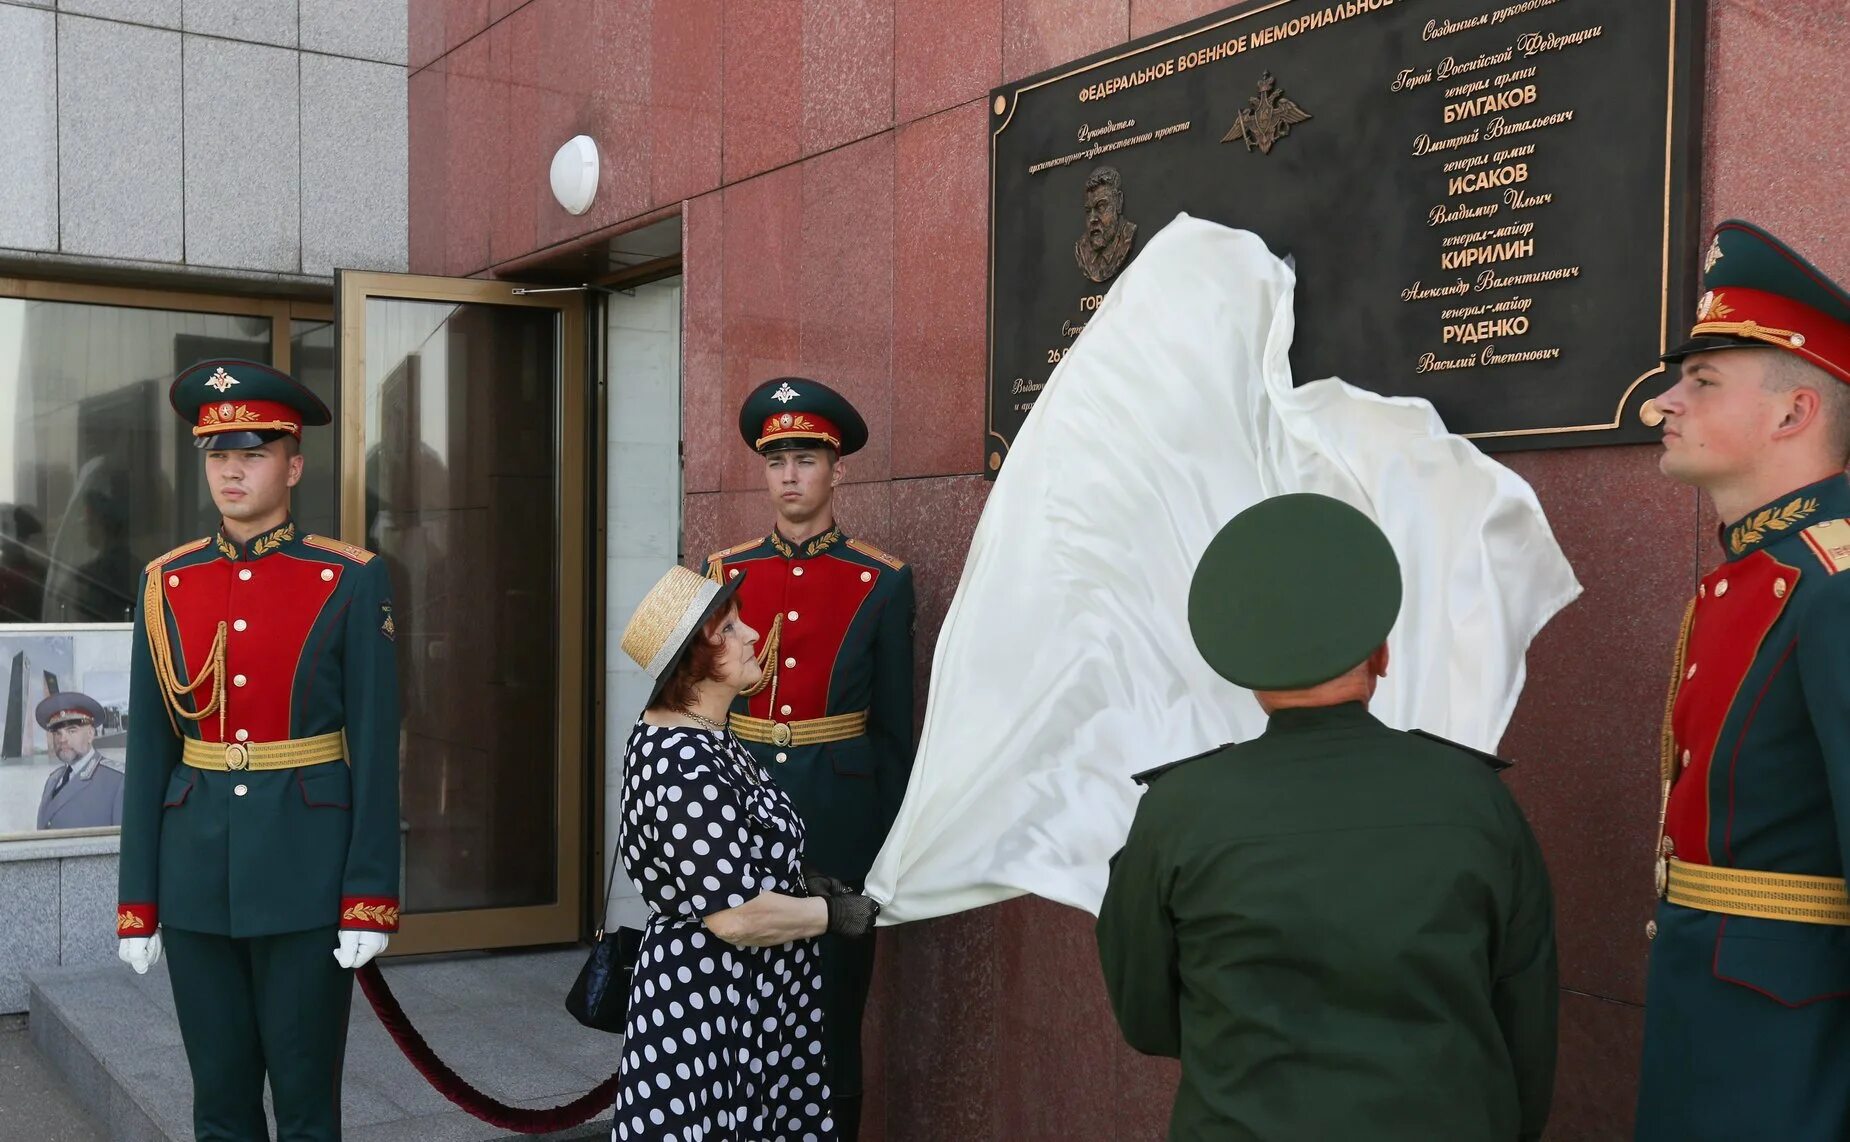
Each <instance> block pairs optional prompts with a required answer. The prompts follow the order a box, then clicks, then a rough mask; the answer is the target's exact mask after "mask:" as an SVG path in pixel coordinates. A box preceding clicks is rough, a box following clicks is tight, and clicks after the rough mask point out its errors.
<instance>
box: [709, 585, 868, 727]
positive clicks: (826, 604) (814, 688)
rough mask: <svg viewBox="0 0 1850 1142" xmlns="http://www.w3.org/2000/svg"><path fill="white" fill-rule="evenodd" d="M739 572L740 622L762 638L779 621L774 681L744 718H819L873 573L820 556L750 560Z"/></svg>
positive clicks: (826, 708)
mask: <svg viewBox="0 0 1850 1142" xmlns="http://www.w3.org/2000/svg"><path fill="white" fill-rule="evenodd" d="M745 567H746V575H745V582H744V584H743V585H742V586H740V588H739V615H740V617H742V618H743V619H744V620H745V622H746V624H747V625H749V626H751V627H753V628H755V629H756V630H757V631H758V636H759V637H760V638H768V637H769V636H770V631H771V624H772V623H773V622H774V621H776V619H777V617H778V616H779V615H781V616H783V626H782V628H781V631H780V633H779V635H778V646H777V679H776V684H775V685H774V686H767V687H766V688H765V689H764V690H763V691H762V692H760V693H759V694H758V695H757V696H756V697H754V698H752V699H750V700H749V709H750V711H751V714H752V716H753V717H756V718H770V719H773V720H776V721H806V720H808V719H810V718H820V717H823V716H825V715H826V714H828V713H829V708H828V702H829V679H830V677H831V676H832V675H833V674H834V672H835V660H836V658H837V657H838V656H839V655H840V654H841V649H842V644H843V643H844V642H845V641H846V640H847V638H848V630H849V628H850V627H851V626H852V625H853V623H854V620H855V616H856V615H858V614H860V612H861V608H862V606H863V605H865V604H866V602H867V599H868V596H870V595H872V594H873V592H874V584H875V583H876V582H877V581H878V580H879V575H880V573H879V572H878V571H875V570H873V569H872V568H868V567H862V566H861V565H860V564H858V563H850V562H848V561H846V560H843V559H835V558H832V557H830V556H826V555H825V556H822V557H820V558H816V559H805V560H801V561H797V560H785V559H761V560H754V561H752V562H751V563H748V564H746V565H745ZM773 692H775V694H774V693H773ZM774 699H775V700H774ZM837 712H838V713H849V712H851V711H846V710H842V711H837Z"/></svg>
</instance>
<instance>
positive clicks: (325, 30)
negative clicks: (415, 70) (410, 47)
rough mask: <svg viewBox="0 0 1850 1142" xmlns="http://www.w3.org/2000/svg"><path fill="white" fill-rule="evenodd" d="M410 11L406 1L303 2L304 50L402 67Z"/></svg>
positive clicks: (309, 0) (324, 0) (307, 0)
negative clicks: (407, 12) (394, 64)
mask: <svg viewBox="0 0 1850 1142" xmlns="http://www.w3.org/2000/svg"><path fill="white" fill-rule="evenodd" d="M407 7H408V6H407V4H406V3H405V2H404V0H301V13H302V47H303V48H304V49H306V50H308V51H312V52H325V53H327V54H329V55H337V56H350V57H352V58H355V59H369V60H376V61H378V62H379V63H397V64H402V63H404V62H405V59H406V39H407V28H406V14H405V13H406V10H407Z"/></svg>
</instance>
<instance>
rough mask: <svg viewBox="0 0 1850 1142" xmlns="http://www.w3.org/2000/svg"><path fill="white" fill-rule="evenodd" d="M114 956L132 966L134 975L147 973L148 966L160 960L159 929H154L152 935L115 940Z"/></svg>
mask: <svg viewBox="0 0 1850 1142" xmlns="http://www.w3.org/2000/svg"><path fill="white" fill-rule="evenodd" d="M116 958H117V959H119V960H121V961H122V962H123V963H125V964H127V965H128V966H129V967H132V968H134V969H135V974H136V975H147V974H148V969H149V968H151V967H153V966H154V965H155V964H157V963H160V962H161V933H160V929H158V928H157V929H155V931H154V935H152V936H147V937H142V936H135V937H133V938H131V939H127V940H117V941H116Z"/></svg>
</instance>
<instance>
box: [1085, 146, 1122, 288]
mask: <svg viewBox="0 0 1850 1142" xmlns="http://www.w3.org/2000/svg"><path fill="white" fill-rule="evenodd" d="M1136 238H1137V224H1136V223H1135V222H1132V221H1130V220H1129V219H1127V218H1125V217H1124V176H1123V175H1121V174H1119V173H1118V168H1116V167H1098V168H1097V169H1095V170H1094V171H1093V172H1092V173H1091V174H1089V175H1087V176H1086V229H1085V233H1083V234H1081V235H1080V236H1079V240H1078V241H1077V242H1074V243H1073V258H1074V260H1075V261H1077V262H1078V263H1079V272H1080V273H1082V274H1084V275H1086V277H1087V278H1088V279H1090V280H1091V281H1095V282H1099V283H1101V284H1102V283H1104V282H1108V281H1110V280H1111V279H1112V278H1113V277H1115V276H1116V275H1117V272H1118V271H1119V270H1121V269H1123V268H1124V263H1125V262H1126V261H1127V260H1128V259H1129V258H1130V256H1131V243H1132V242H1133V241H1135V240H1136Z"/></svg>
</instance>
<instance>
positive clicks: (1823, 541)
mask: <svg viewBox="0 0 1850 1142" xmlns="http://www.w3.org/2000/svg"><path fill="white" fill-rule="evenodd" d="M1799 537H1800V538H1801V539H1803V540H1804V541H1805V546H1807V547H1809V548H1811V550H1812V554H1813V555H1816V556H1817V557H1818V561H1819V562H1820V563H1823V564H1824V566H1825V569H1826V570H1827V571H1829V572H1830V573H1831V574H1833V575H1835V574H1837V573H1838V572H1839V571H1843V570H1845V569H1850V519H1827V520H1825V521H1824V522H1823V523H1814V524H1812V525H1811V526H1810V527H1808V528H1806V529H1805V530H1804V531H1801V532H1800V533H1799Z"/></svg>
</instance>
